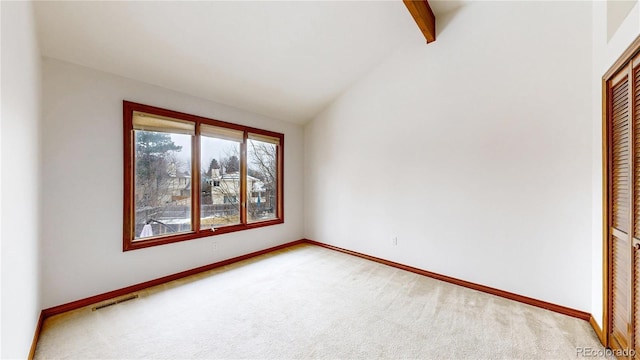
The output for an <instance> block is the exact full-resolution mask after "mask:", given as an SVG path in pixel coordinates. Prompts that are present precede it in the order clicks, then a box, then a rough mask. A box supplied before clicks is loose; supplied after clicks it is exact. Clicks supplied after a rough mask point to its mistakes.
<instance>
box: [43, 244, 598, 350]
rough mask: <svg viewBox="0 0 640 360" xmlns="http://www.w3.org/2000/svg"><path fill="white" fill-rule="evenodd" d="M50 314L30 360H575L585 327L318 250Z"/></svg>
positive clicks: (590, 343)
mask: <svg viewBox="0 0 640 360" xmlns="http://www.w3.org/2000/svg"><path fill="white" fill-rule="evenodd" d="M137 294H138V295H139V298H137V299H134V300H130V301H127V302H123V303H119V304H117V305H113V306H110V307H106V308H103V309H100V310H97V311H92V309H91V307H86V308H82V309H78V310H75V311H72V312H69V313H65V314H61V315H57V316H53V317H51V318H48V319H47V320H46V321H45V323H44V325H43V329H42V332H41V335H40V340H39V342H38V345H37V349H36V354H35V358H36V359H195V358H198V359H240V358H242V359H247V358H251V359H316V358H317V359H351V358H354V359H376V358H394V359H397V358H403V359H405V358H411V359H576V358H579V357H580V356H578V353H577V348H591V349H594V350H595V349H600V350H602V346H601V345H600V344H599V342H598V340H597V338H596V335H595V333H594V332H593V330H592V329H591V327H590V325H589V324H588V323H587V322H586V321H583V320H579V319H575V318H571V317H568V316H564V315H560V314H557V313H553V312H550V311H547V310H543V309H539V308H536V307H532V306H528V305H525V304H521V303H518V302H514V301H510V300H506V299H503V298H500V297H496V296H493V295H488V294H485V293H481V292H478V291H474V290H470V289H466V288H462V287H459V286H455V285H451V284H448V283H444V282H440V281H437V280H433V279H430V278H427V277H423V276H420V275H416V274H413V273H410V272H406V271H402V270H398V269H395V268H392V267H388V266H385V265H381V264H378V263H375V262H371V261H368V260H364V259H361V258H358V257H354V256H350V255H346V254H342V253H339V252H336V251H332V250H328V249H324V248H321V247H318V246H313V245H299V246H294V247H290V248H287V249H285V250H282V251H278V252H275V253H271V254H267V255H264V256H260V257H257V258H253V259H251V260H247V261H243V262H240V263H236V264H233V265H230V266H226V267H223V268H219V269H216V270H212V271H209V272H206V273H202V274H199V275H196V276H193V277H189V278H185V279H181V280H177V281H174V282H171V283H168V284H165V285H161V286H157V287H154V288H149V289H147V290H145V291H140V292H138V293H137Z"/></svg>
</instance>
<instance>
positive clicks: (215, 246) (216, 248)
mask: <svg viewBox="0 0 640 360" xmlns="http://www.w3.org/2000/svg"><path fill="white" fill-rule="evenodd" d="M216 250H218V242H217V241H214V242H213V251H216Z"/></svg>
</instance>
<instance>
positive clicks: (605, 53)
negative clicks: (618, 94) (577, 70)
mask: <svg viewBox="0 0 640 360" xmlns="http://www.w3.org/2000/svg"><path fill="white" fill-rule="evenodd" d="M618 5H620V4H618ZM592 6H593V12H592V23H593V26H592V39H593V47H592V51H593V55H592V59H593V63H592V65H593V68H592V76H591V81H592V84H591V89H592V93H591V107H592V122H591V132H592V134H593V151H592V157H591V163H592V165H591V169H592V171H591V177H592V190H591V192H592V203H593V205H592V216H591V218H592V220H591V227H592V231H591V252H592V263H593V266H592V286H591V302H592V308H591V314H592V315H593V317H594V318H595V319H596V321H597V322H598V324H599V325H600V327H601V328H602V326H603V317H602V316H603V310H604V307H603V276H604V273H603V265H602V256H603V234H604V228H603V221H602V220H603V209H604V204H603V203H602V200H603V191H604V190H603V186H602V179H603V158H602V149H603V143H604V142H603V138H602V126H603V117H602V110H603V109H602V99H603V92H602V91H603V83H602V82H603V77H604V75H605V73H606V72H607V71H608V70H609V69H610V68H611V67H612V66H613V64H614V63H615V62H616V60H617V59H618V58H620V56H621V55H622V53H623V52H624V51H625V49H627V48H628V47H629V45H631V43H632V42H633V41H634V40H635V39H636V37H637V36H638V35H640V11H639V7H638V5H637V2H635V6H633V8H631V9H630V10H628V15H626V17H625V18H624V21H622V22H621V23H620V24H619V26H618V28H617V31H616V32H615V33H614V34H612V36H611V37H610V38H609V37H608V33H607V31H608V30H607V29H608V24H609V20H608V15H609V14H608V7H609V6H610V4H608V2H600V1H594V2H593V4H592ZM616 6H617V5H616Z"/></svg>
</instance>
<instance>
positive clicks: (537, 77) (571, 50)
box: [304, 2, 606, 311]
mask: <svg viewBox="0 0 640 360" xmlns="http://www.w3.org/2000/svg"><path fill="white" fill-rule="evenodd" d="M438 22H439V24H440V31H439V34H438V40H437V41H436V42H435V43H433V44H429V45H425V44H424V39H421V38H420V34H419V32H418V31H417V30H416V38H415V39H414V41H413V42H412V45H410V46H406V47H404V48H402V49H401V50H400V51H398V52H396V53H395V54H394V55H393V56H392V57H391V58H389V59H388V60H387V61H386V62H385V63H383V64H382V65H381V66H379V67H378V68H377V69H376V70H374V71H373V72H372V73H370V74H369V75H368V76H367V77H365V78H364V79H363V80H361V81H360V82H358V83H357V84H356V85H354V86H353V87H352V88H351V89H350V90H349V91H348V92H346V93H345V94H344V95H343V96H342V97H341V98H339V99H338V100H337V101H336V102H335V103H334V104H333V105H332V106H331V107H330V108H328V109H327V110H326V111H324V112H323V113H322V114H321V115H319V116H318V117H317V118H315V119H314V120H313V121H312V122H311V123H309V124H308V125H307V127H306V128H305V174H304V175H305V237H307V238H310V239H313V240H317V241H321V242H325V243H329V244H332V245H336V246H339V247H343V248H347V249H351V250H355V251H358V252H362V253H366V254H370V255H374V256H378V257H381V258H385V259H389V260H392V261H397V262H400V263H403V264H407V265H411V266H415V267H418V268H421V269H426V270H430V271H434V272H437V273H440V274H444V275H448V276H453V277H456V278H459V279H463V280H467V281H471V282H475V283H479V284H483V285H486V286H491V287H495V288H498V289H502V290H506V291H510V292H514V293H517V294H521V295H525V296H530V297H533V298H536V299H540V300H544V301H549V302H552V303H556V304H560V305H564V306H568V307H571V308H575V309H579V310H583V311H590V310H591V298H590V294H591V293H590V291H591V275H592V274H591V259H592V258H591V247H590V244H591V242H590V241H591V223H590V222H591V146H592V139H591V136H592V134H591V128H590V126H589V124H590V119H591V106H590V103H589V102H590V101H591V98H590V95H591V81H590V76H591V36H590V35H591V4H590V3H588V2H476V3H471V4H469V5H465V6H464V7H462V8H461V9H460V10H459V11H457V12H454V13H452V14H450V15H449V16H448V17H444V18H439V19H438ZM605 34H606V33H605ZM392 235H397V236H398V245H397V246H393V245H392V242H391V239H390V238H391V236H392Z"/></svg>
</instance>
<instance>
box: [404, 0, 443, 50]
mask: <svg viewBox="0 0 640 360" xmlns="http://www.w3.org/2000/svg"><path fill="white" fill-rule="evenodd" d="M402 2H403V3H404V5H405V6H406V7H407V9H409V13H411V16H413V20H415V21H416V24H418V27H419V28H420V31H422V33H423V34H424V37H425V38H426V39H427V44H428V43H430V42H433V41H436V16H435V15H434V14H433V11H432V10H431V6H429V1H428V0H402Z"/></svg>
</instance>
